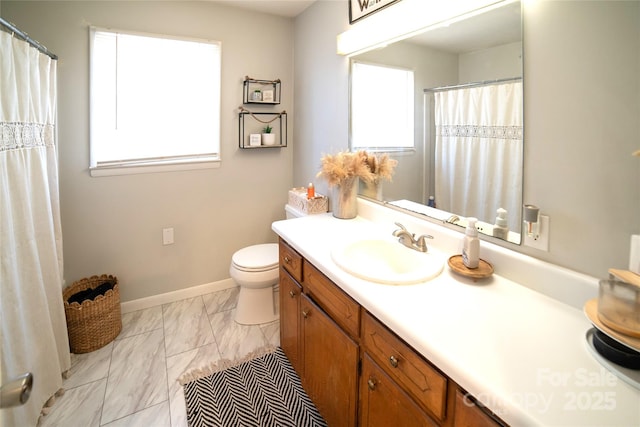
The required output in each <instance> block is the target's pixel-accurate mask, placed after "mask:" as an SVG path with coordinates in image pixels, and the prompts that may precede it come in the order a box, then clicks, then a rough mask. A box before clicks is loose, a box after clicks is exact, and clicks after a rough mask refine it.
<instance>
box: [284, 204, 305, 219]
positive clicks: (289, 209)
mask: <svg viewBox="0 0 640 427" xmlns="http://www.w3.org/2000/svg"><path fill="white" fill-rule="evenodd" d="M284 211H285V213H286V215H287V219H291V218H300V217H301V216H305V215H306V214H305V213H304V212H301V211H300V210H298V209H296V208H294V207H293V206H291V205H290V204H288V203H287V204H286V205H284Z"/></svg>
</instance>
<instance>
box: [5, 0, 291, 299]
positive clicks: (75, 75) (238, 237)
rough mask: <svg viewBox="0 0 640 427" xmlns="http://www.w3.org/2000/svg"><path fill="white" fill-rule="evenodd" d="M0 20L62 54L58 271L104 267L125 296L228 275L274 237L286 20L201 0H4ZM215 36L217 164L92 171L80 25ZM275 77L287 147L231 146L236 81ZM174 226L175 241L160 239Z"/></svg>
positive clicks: (286, 163)
mask: <svg viewBox="0 0 640 427" xmlns="http://www.w3.org/2000/svg"><path fill="white" fill-rule="evenodd" d="M2 15H3V17H5V18H7V19H9V20H10V21H13V22H14V23H15V24H16V25H17V26H18V27H20V28H21V29H23V30H24V31H26V32H28V33H29V34H30V35H31V36H32V37H33V38H35V39H37V40H40V41H41V42H42V43H44V44H45V45H46V46H47V47H48V48H49V49H50V50H52V51H53V52H55V53H56V54H57V55H58V56H59V58H60V59H59V61H58V81H59V92H58V96H59V103H58V106H59V109H58V116H59V117H58V118H59V120H58V131H59V160H60V193H61V206H62V207H61V209H62V227H63V239H64V242H63V245H64V261H65V279H66V281H67V283H71V282H72V281H74V280H78V279H80V278H82V277H86V276H88V275H92V274H100V273H110V274H115V275H117V276H118V278H119V280H120V282H121V298H122V300H123V301H128V300H133V299H137V298H142V297H146V296H151V295H156V294H162V293H165V292H170V291H174V290H178V289H181V288H187V287H190V286H195V285H202V284H206V283H211V282H216V281H220V280H224V279H227V278H228V277H229V263H230V260H231V255H232V254H233V252H234V251H236V250H237V249H240V248H241V247H244V246H247V245H250V244H255V243H265V242H275V241H276V236H275V234H274V233H273V232H272V231H271V223H272V222H273V221H274V220H278V219H283V218H284V204H285V203H286V200H287V189H288V188H289V187H290V186H291V183H292V167H291V165H292V155H293V146H294V145H295V141H293V139H292V138H291V135H292V133H291V131H292V128H293V126H292V123H293V111H294V109H293V56H292V51H293V20H292V19H287V18H281V17H276V16H271V15H265V14H261V13H253V12H248V11H246V10H244V9H237V8H230V7H226V6H220V5H216V4H213V3H209V2H186V1H185V2H182V1H179V2H167V1H159V2H146V1H136V2H124V1H115V2H111V1H109V2H99V1H86V2H85V1H73V2H58V1H46V2H32V1H19V2H11V1H3V3H2ZM90 24H91V25H96V26H103V27H113V28H118V29H125V30H137V31H144V32H150V33H160V34H172V35H180V36H187V37H195V38H205V39H213V40H220V41H221V42H222V64H223V65H222V104H221V111H222V117H221V122H222V130H221V154H222V166H221V167H220V168H219V169H209V170H196V171H182V172H168V173H153V174H142V175H127V176H115V177H100V178H92V177H90V176H89V173H88V165H89V140H88V136H89V120H88V117H89V96H88V87H89V86H88V85H89V57H88V53H89V44H88V42H89V36H88V26H89V25H90ZM167 60H168V61H169V60H170V58H167ZM245 75H249V76H251V77H254V78H264V79H273V78H280V79H281V80H282V82H283V83H282V104H281V105H279V106H276V107H273V109H274V110H276V111H280V110H282V109H284V110H287V112H288V113H289V123H290V128H289V131H290V132H289V136H290V139H289V147H288V148H282V149H276V148H271V149H254V150H240V149H238V119H237V108H238V106H239V105H241V102H242V80H243V78H244V76H245ZM164 227H173V228H174V230H175V244H174V245H170V246H163V245H162V228H164Z"/></svg>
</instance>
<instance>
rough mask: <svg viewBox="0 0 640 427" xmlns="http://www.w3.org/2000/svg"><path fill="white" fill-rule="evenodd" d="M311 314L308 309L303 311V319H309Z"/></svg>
mask: <svg viewBox="0 0 640 427" xmlns="http://www.w3.org/2000/svg"><path fill="white" fill-rule="evenodd" d="M309 312H310V311H309V309H306V308H305V309H304V310H302V317H304V318H305V319H306V318H307V317H309Z"/></svg>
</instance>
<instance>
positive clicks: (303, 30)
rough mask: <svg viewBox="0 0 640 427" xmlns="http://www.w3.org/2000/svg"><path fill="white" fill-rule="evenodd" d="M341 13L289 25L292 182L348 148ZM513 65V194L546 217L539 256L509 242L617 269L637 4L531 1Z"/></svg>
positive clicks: (639, 198)
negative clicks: (519, 92) (516, 161)
mask: <svg viewBox="0 0 640 427" xmlns="http://www.w3.org/2000/svg"><path fill="white" fill-rule="evenodd" d="M346 10H347V8H346V2H325V1H321V2H316V3H315V4H314V5H312V6H311V7H310V8H309V9H307V10H306V11H305V12H304V13H303V14H302V15H300V16H298V17H297V19H296V21H295V40H296V45H295V79H296V91H295V105H296V110H297V122H296V128H295V135H296V140H298V141H302V143H301V144H299V145H297V146H296V149H295V151H294V180H296V181H306V180H307V179H308V178H309V177H310V176H312V175H313V173H314V171H316V170H317V165H318V160H319V158H320V155H321V154H322V153H324V152H331V151H333V150H337V149H346V148H347V146H348V126H347V124H348V118H347V104H348V90H347V89H348V85H347V84H348V66H347V64H348V59H347V58H341V57H339V56H337V55H336V53H335V48H336V35H337V34H339V33H341V32H343V31H345V30H347V29H348V28H349V24H348V17H347V12H346ZM381 13H384V12H381ZM524 64H525V69H524V76H525V77H524V78H525V161H524V165H525V171H524V198H523V200H524V202H525V203H532V204H536V205H538V206H539V207H540V208H541V211H542V213H544V214H547V215H549V216H550V219H551V233H550V251H549V252H541V251H537V250H535V249H531V248H527V247H516V246H513V245H510V246H509V248H512V249H514V250H517V251H520V252H524V253H527V254H529V255H532V256H534V257H537V258H540V259H543V260H547V261H550V262H553V263H555V264H559V265H561V266H565V267H569V268H572V269H574V270H577V271H580V272H583V273H587V274H590V275H593V276H596V277H605V276H606V275H607V269H608V268H609V267H616V268H627V267H628V260H629V241H630V235H631V234H632V233H640V159H638V158H634V157H632V156H631V153H632V152H633V151H634V150H636V149H638V148H640V119H639V118H640V2H637V1H632V2H625V1H620V2H612V1H589V2H584V1H540V2H535V3H532V4H530V5H529V6H527V8H526V10H525V17H524ZM301 81H304V82H305V84H304V85H303V84H301ZM322 89H324V90H322ZM317 187H318V188H319V189H321V190H324V188H326V185H325V184H324V183H323V182H317ZM558 285H561V284H558Z"/></svg>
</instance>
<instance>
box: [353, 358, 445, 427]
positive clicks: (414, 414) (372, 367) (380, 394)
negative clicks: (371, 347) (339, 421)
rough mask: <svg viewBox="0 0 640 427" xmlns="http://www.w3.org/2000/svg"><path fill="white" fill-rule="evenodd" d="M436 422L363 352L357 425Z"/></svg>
mask: <svg viewBox="0 0 640 427" xmlns="http://www.w3.org/2000/svg"><path fill="white" fill-rule="evenodd" d="M436 425H437V424H436V423H435V421H433V420H432V419H431V418H429V416H428V415H427V414H426V413H425V412H424V411H422V410H421V409H420V407H418V405H416V403H415V402H414V401H413V399H411V397H409V395H407V394H406V393H405V392H403V391H402V390H401V389H400V387H399V386H398V385H397V384H396V382H395V381H393V380H392V379H391V377H389V376H388V375H387V374H386V373H385V372H384V371H383V370H382V369H381V368H380V367H379V366H378V365H377V364H376V363H375V362H374V361H373V360H372V359H371V357H369V355H368V354H367V353H365V354H364V358H363V359H362V374H361V376H360V426H362V427H388V426H399V427H424V426H436Z"/></svg>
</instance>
